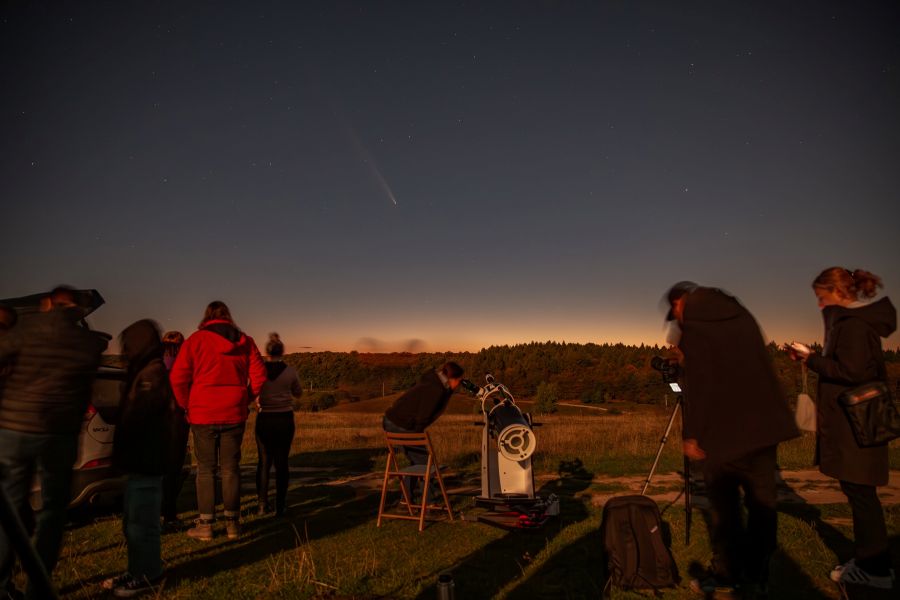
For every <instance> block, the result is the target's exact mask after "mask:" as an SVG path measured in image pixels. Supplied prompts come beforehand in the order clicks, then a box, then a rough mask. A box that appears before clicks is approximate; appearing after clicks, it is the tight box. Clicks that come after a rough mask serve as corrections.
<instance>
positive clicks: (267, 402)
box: [256, 333, 303, 516]
mask: <svg viewBox="0 0 900 600" xmlns="http://www.w3.org/2000/svg"><path fill="white" fill-rule="evenodd" d="M266 355H267V356H266V381H265V383H263V387H262V391H261V392H260V394H259V413H258V414H257V415H256V449H257V453H258V455H259V459H258V462H257V464H256V495H257V498H258V500H259V505H258V513H259V514H261V515H263V514H266V513H267V512H269V472H270V471H271V470H272V466H273V465H274V466H275V516H282V515H283V514H284V507H285V500H286V498H287V488H288V479H289V477H290V471H289V469H288V456H289V455H290V453H291V443H292V442H293V440H294V411H296V410H297V409H298V408H299V405H298V404H297V402H296V401H297V399H298V398H300V395H301V394H302V393H303V390H302V388H301V387H300V378H299V377H297V372H296V371H295V370H294V369H293V368H292V367H289V366H288V365H287V364H286V363H285V362H284V343H282V341H281V338H280V337H279V335H278V334H277V333H270V334H269V343H268V344H266Z"/></svg>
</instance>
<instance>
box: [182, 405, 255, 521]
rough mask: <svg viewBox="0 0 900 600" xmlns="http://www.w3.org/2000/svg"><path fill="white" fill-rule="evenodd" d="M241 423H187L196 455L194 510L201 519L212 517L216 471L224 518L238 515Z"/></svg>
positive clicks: (239, 509)
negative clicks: (218, 473)
mask: <svg viewBox="0 0 900 600" xmlns="http://www.w3.org/2000/svg"><path fill="white" fill-rule="evenodd" d="M244 425H245V424H244V423H232V424H228V425H191V432H192V433H193V434H194V455H195V456H196V458H197V510H198V511H199V512H200V518H201V519H207V520H212V519H215V516H216V471H217V470H218V471H219V472H220V474H221V477H222V500H223V503H224V505H225V510H224V515H225V518H237V517H238V516H240V514H241V471H240V463H241V441H242V440H243V439H244Z"/></svg>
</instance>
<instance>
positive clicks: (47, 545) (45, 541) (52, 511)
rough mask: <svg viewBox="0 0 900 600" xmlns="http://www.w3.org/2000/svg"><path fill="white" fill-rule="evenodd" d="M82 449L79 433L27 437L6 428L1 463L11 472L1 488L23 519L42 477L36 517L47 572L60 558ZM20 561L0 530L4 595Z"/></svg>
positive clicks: (39, 547) (1, 434) (1, 437)
mask: <svg viewBox="0 0 900 600" xmlns="http://www.w3.org/2000/svg"><path fill="white" fill-rule="evenodd" d="M77 446H78V434H76V433H63V434H55V433H21V432H18V431H11V430H8V429H0V463H2V465H3V467H4V468H5V471H6V473H5V477H4V478H3V480H2V482H0V485H3V488H4V489H5V490H6V493H7V495H8V496H9V499H10V501H11V502H12V504H13V506H15V507H17V508H19V510H20V511H21V513H22V514H23V515H24V514H25V513H26V512H27V511H30V510H31V508H30V507H29V506H28V495H29V493H30V491H31V480H32V478H33V477H34V475H35V473H37V474H38V477H39V479H40V483H41V509H40V510H39V511H38V512H37V515H36V516H35V530H34V547H35V550H37V554H38V556H40V558H41V561H42V562H43V563H44V567H45V568H46V569H47V573H52V572H53V567H55V566H56V561H57V559H58V558H59V548H60V546H61V544H62V539H63V532H64V531H65V525H66V508H67V507H68V505H69V500H70V497H71V494H72V465H73V464H74V463H75V457H76V454H77ZM14 559H15V556H14V554H13V549H12V548H11V546H10V541H9V538H8V537H6V533H5V532H4V531H3V528H0V593H3V592H5V590H6V589H7V586H8V585H9V583H10V576H11V572H12V566H13V561H14ZM27 595H28V597H29V598H32V597H34V595H35V590H34V588H33V587H32V586H31V584H29V586H28V590H27Z"/></svg>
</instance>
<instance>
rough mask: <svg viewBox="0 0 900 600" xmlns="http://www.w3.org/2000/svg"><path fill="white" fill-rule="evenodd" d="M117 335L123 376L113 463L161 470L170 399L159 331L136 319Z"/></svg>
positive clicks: (146, 470) (166, 444) (168, 436)
mask: <svg viewBox="0 0 900 600" xmlns="http://www.w3.org/2000/svg"><path fill="white" fill-rule="evenodd" d="M121 340H122V353H123V355H124V356H125V358H126V359H127V360H128V379H127V381H126V382H125V383H124V384H123V390H122V391H123V393H122V400H121V403H120V405H119V414H118V418H117V420H116V432H115V435H114V438H113V464H114V465H115V466H116V467H117V468H119V469H121V470H123V471H125V472H127V473H137V474H141V475H162V474H163V473H164V472H165V470H166V469H167V464H166V463H167V460H166V457H167V456H168V455H169V454H170V452H168V448H169V445H170V440H171V438H172V431H171V429H172V421H173V417H172V406H173V405H174V401H173V396H172V388H171V386H170V385H169V373H168V371H167V370H166V365H165V363H164V362H163V360H162V343H161V342H160V340H159V330H158V329H156V326H155V324H153V322H152V321H138V322H137V323H135V324H133V325H131V326H129V327H128V328H127V329H125V331H123V332H122V336H121Z"/></svg>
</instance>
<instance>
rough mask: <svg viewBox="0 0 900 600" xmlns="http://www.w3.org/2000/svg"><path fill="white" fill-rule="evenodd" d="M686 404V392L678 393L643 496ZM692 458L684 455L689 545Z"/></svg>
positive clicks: (687, 542)
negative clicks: (676, 419)
mask: <svg viewBox="0 0 900 600" xmlns="http://www.w3.org/2000/svg"><path fill="white" fill-rule="evenodd" d="M683 404H684V394H678V399H677V400H676V401H675V407H674V408H673V409H672V415H671V416H670V417H669V424H668V425H666V432H665V433H664V434H663V436H662V439H660V441H659V449H658V450H657V451H656V458H655V459H653V466H652V467H650V473H648V474H647V480H646V481H644V487H643V488H642V489H641V496H643V495H644V494H646V493H647V488H648V487H650V480H651V479H652V478H653V472H654V471H656V466H657V465H658V464H659V458H660V456H662V452H663V448H665V447H666V442H667V441H668V440H669V432H671V431H672V424H673V423H674V422H675V415H676V414H678V409H679V408H682V409H683ZM691 513H692V506H691V459H689V458H688V457H687V456H685V457H684V544H685V545H688V544H690V543H691Z"/></svg>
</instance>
